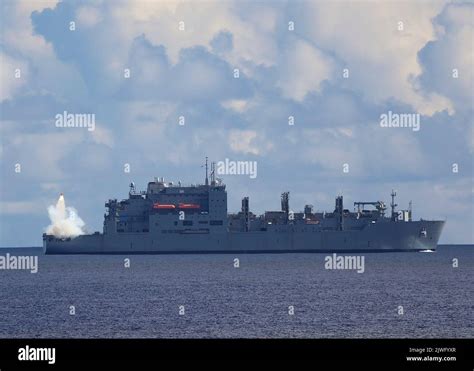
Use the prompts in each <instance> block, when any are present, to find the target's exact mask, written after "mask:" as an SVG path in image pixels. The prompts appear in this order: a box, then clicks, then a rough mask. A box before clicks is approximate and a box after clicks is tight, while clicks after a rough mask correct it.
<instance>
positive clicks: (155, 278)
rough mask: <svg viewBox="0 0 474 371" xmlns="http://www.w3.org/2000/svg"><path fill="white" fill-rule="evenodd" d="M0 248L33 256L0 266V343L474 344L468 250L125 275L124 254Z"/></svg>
mask: <svg viewBox="0 0 474 371" xmlns="http://www.w3.org/2000/svg"><path fill="white" fill-rule="evenodd" d="M7 252H8V253H10V254H15V255H30V254H37V255H39V270H38V273H36V274H32V273H30V272H29V271H20V270H0V337H2V338H5V337H33V338H36V337H41V338H50V337H51V338H66V337H67V338H70V337H72V338H144V337H145V338H147V337H159V338H273V337H278V338H280V337H284V338H333V337H336V338H359V337H369V338H370V337H376V338H378V337H382V338H392V337H396V338H399V337H401V338H403V337H415V338H416V337H428V338H437V337H453V338H467V337H471V338H472V337H473V336H474V318H473V313H474V299H473V298H474V292H473V286H474V285H473V282H474V281H473V278H474V276H473V275H474V246H440V247H439V249H438V251H437V252H433V253H380V254H374V253H372V254H365V255H364V257H365V258H364V259H365V271H364V273H357V272H356V271H352V270H327V269H325V268H324V262H325V257H326V256H327V254H268V255H239V254H236V255H235V256H234V255H146V256H130V257H128V258H129V259H130V268H125V267H124V259H125V258H126V257H125V256H110V255H109V256H87V255H77V256H44V255H43V254H42V252H41V250H40V249H0V255H5V254H6V253H7ZM235 258H238V259H239V260H240V267H239V268H235V267H234V259H235ZM454 258H456V259H458V263H459V266H458V267H457V268H454V267H453V259H454ZM71 305H72V306H74V307H75V315H70V306H71ZM180 306H184V315H180V314H179V310H180ZM289 306H293V308H294V314H293V315H289ZM400 306H402V307H403V314H399V309H400ZM181 309H182V308H181Z"/></svg>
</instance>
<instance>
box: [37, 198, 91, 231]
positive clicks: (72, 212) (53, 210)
mask: <svg viewBox="0 0 474 371" xmlns="http://www.w3.org/2000/svg"><path fill="white" fill-rule="evenodd" d="M48 214H49V219H50V220H51V224H50V225H49V226H48V228H46V233H47V234H52V235H53V236H54V237H58V238H67V237H77V236H80V235H81V234H84V229H83V228H84V225H85V223H84V222H83V221H82V219H81V218H80V217H79V215H77V211H76V209H74V208H73V207H66V203H65V201H64V195H63V194H62V193H61V195H60V196H59V199H58V202H57V203H56V205H51V206H50V207H48Z"/></svg>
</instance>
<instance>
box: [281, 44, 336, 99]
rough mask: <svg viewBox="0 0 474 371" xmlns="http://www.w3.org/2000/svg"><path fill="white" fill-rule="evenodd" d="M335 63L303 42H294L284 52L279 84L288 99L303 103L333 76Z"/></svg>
mask: <svg viewBox="0 0 474 371" xmlns="http://www.w3.org/2000/svg"><path fill="white" fill-rule="evenodd" d="M332 64H333V61H331V59H330V58H329V57H327V56H325V55H324V54H323V53H322V52H321V51H319V50H318V49H316V48H314V47H313V46H311V45H310V44H309V43H307V42H305V41H303V40H294V42H293V43H291V46H290V47H288V48H287V49H285V50H284V51H283V55H282V59H281V65H280V66H279V67H280V80H279V81H278V82H277V86H279V87H280V88H281V90H282V92H283V95H284V96H285V97H287V98H292V99H294V100H296V101H302V100H303V99H304V97H305V96H306V94H308V93H309V92H311V91H316V92H317V91H320V85H321V82H322V81H324V80H325V79H329V78H330V77H331V74H332V69H333V68H332Z"/></svg>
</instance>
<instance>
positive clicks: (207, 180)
mask: <svg viewBox="0 0 474 371" xmlns="http://www.w3.org/2000/svg"><path fill="white" fill-rule="evenodd" d="M206 185H209V179H208V178H207V156H206Z"/></svg>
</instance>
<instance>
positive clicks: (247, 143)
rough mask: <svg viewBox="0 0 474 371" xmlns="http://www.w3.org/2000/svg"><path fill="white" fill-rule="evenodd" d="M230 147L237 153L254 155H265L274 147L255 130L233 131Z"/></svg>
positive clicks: (231, 132) (230, 137)
mask: <svg viewBox="0 0 474 371" xmlns="http://www.w3.org/2000/svg"><path fill="white" fill-rule="evenodd" d="M229 145H230V148H231V150H232V151H234V152H236V153H242V154H252V155H261V154H264V153H265V152H267V151H268V150H270V149H271V148H272V147H273V145H272V143H271V142H269V141H267V140H265V139H264V138H262V137H260V136H259V133H257V132H256V131H254V130H231V131H230V133H229Z"/></svg>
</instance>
